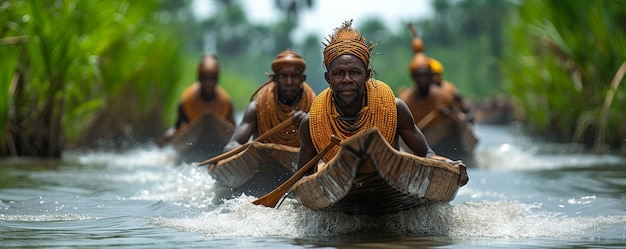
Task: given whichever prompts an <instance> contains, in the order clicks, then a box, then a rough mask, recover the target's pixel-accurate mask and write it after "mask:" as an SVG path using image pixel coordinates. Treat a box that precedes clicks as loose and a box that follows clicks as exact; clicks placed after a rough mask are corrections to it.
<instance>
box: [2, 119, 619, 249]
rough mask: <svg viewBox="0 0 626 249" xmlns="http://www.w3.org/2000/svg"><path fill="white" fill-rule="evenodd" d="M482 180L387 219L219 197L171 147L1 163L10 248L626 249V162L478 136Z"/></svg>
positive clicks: (491, 131) (484, 130)
mask: <svg viewBox="0 0 626 249" xmlns="http://www.w3.org/2000/svg"><path fill="white" fill-rule="evenodd" d="M476 131H477V134H478V135H479V137H480V138H481V141H480V144H479V147H478V150H477V161H478V162H477V165H475V167H473V168H471V169H469V170H468V173H469V176H470V182H469V183H468V185H466V186H465V187H462V188H461V189H460V191H459V192H458V194H457V196H456V198H455V199H454V200H453V201H452V202H450V203H443V204H436V205H432V206H427V207H421V208H417V209H413V210H409V211H405V212H402V213H397V214H393V215H386V216H383V217H365V216H349V215H344V214H337V213H323V212H313V211H310V210H307V209H306V208H303V207H302V206H301V205H300V204H299V203H298V202H297V201H295V200H293V199H287V200H285V202H283V203H282V205H281V206H280V207H279V208H278V209H272V208H266V207H262V206H255V205H253V204H251V201H252V200H254V199H255V197H253V196H240V197H237V198H234V199H229V200H219V199H218V198H216V196H217V195H216V187H215V185H214V184H215V181H214V180H213V179H211V177H210V176H209V175H208V173H207V172H206V167H198V166H196V164H180V165H176V164H175V163H174V162H175V160H174V152H173V150H172V149H171V148H164V149H160V148H157V147H156V146H154V145H151V144H150V145H143V146H138V147H136V148H134V149H131V150H128V151H126V152H124V153H111V152H105V151H92V152H80V153H78V152H67V153H65V155H64V157H63V159H62V160H60V161H51V160H45V161H37V160H28V159H4V160H2V161H0V246H1V247H19V248H26V247H27V248H102V247H125V248H190V247H202V248H261V247H262V248H312V247H323V248H485V247H492V248H493V247H496V248H626V160H625V159H624V158H622V157H620V156H615V155H602V156H596V155H593V154H587V153H583V152H581V151H580V150H579V148H578V147H577V146H572V145H556V144H546V143H537V142H532V141H529V140H528V139H524V138H521V137H520V136H519V134H518V133H517V132H515V130H514V129H512V128H511V127H509V126H486V125H479V126H477V127H476Z"/></svg>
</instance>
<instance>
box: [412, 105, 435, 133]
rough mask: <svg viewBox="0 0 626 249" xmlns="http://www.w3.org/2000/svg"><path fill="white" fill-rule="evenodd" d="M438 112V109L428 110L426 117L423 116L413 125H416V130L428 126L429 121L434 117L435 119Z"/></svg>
mask: <svg viewBox="0 0 626 249" xmlns="http://www.w3.org/2000/svg"><path fill="white" fill-rule="evenodd" d="M438 111H439V108H433V109H432V110H430V112H429V113H428V114H426V116H424V117H423V118H422V119H421V120H420V121H419V122H417V123H415V124H417V128H420V130H421V129H424V127H426V126H428V124H430V122H431V121H433V119H435V117H437V112H438Z"/></svg>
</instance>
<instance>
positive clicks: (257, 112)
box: [224, 49, 315, 152]
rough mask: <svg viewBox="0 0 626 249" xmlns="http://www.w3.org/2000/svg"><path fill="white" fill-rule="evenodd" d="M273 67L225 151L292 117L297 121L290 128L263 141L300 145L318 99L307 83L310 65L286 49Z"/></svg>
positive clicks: (279, 55)
mask: <svg viewBox="0 0 626 249" xmlns="http://www.w3.org/2000/svg"><path fill="white" fill-rule="evenodd" d="M271 67H272V71H273V73H272V74H270V75H269V80H268V81H267V82H266V83H265V84H263V85H262V86H261V87H259V89H257V90H256V92H255V93H254V94H253V95H252V97H251V101H250V103H249V104H248V107H247V108H246V110H245V111H244V114H243V118H242V120H241V123H239V125H238V126H237V128H236V129H235V132H234V133H233V135H232V137H231V140H230V142H229V143H228V144H227V145H226V147H225V148H224V151H225V152H226V151H229V150H232V149H234V148H237V147H239V146H241V145H243V144H245V143H246V142H248V140H249V139H250V138H251V137H258V136H259V135H262V134H264V133H266V132H267V131H269V130H270V129H272V128H273V127H275V126H278V125H279V124H281V123H282V122H284V121H286V120H288V119H290V118H291V116H293V117H295V118H294V119H293V120H292V122H291V124H290V125H288V126H286V127H285V128H283V129H282V130H281V131H278V132H276V133H275V134H273V135H271V136H268V137H267V139H265V140H264V141H262V142H269V143H276V144H283V145H289V146H293V147H299V146H300V139H299V138H298V130H299V125H300V120H301V119H302V117H304V116H305V115H306V113H308V112H309V109H310V108H311V104H312V103H313V99H314V98H315V92H314V91H313V89H311V87H310V86H309V85H308V84H307V83H306V82H305V80H306V75H305V74H304V70H305V69H306V62H305V61H304V59H302V57H301V56H300V55H299V54H298V53H296V52H294V51H292V50H290V49H286V50H285V51H283V52H281V53H279V54H278V55H277V56H276V59H274V61H273V62H272V65H271Z"/></svg>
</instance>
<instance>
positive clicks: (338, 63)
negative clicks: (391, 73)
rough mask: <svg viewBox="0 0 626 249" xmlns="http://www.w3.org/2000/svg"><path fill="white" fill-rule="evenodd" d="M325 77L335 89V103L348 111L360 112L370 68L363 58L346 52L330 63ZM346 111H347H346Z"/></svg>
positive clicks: (333, 89)
mask: <svg viewBox="0 0 626 249" xmlns="http://www.w3.org/2000/svg"><path fill="white" fill-rule="evenodd" d="M324 77H325V79H326V81H327V82H328V84H329V85H330V88H331V89H332V91H333V97H334V100H335V103H336V104H337V105H338V106H339V107H341V108H345V109H346V110H344V111H346V112H347V113H346V114H348V113H350V112H354V111H355V110H356V111H357V112H358V111H359V110H360V108H361V104H362V100H363V98H364V96H365V91H366V87H365V83H366V82H367V80H368V79H369V77H370V70H369V69H367V68H366V67H365V64H364V63H363V61H362V60H361V59H359V58H358V57H356V56H354V55H350V54H345V55H341V56H339V57H337V58H336V59H335V60H333V61H332V63H330V65H329V67H328V70H327V72H326V73H325V74H324ZM344 113H345V112H344Z"/></svg>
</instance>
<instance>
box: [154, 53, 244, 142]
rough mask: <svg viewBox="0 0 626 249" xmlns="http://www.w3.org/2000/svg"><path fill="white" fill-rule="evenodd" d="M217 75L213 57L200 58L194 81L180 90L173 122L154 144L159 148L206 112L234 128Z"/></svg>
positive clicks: (227, 96) (217, 63)
mask: <svg viewBox="0 0 626 249" xmlns="http://www.w3.org/2000/svg"><path fill="white" fill-rule="evenodd" d="M219 73H220V66H219V61H218V60H217V57H216V56H215V55H212V54H208V55H205V56H203V57H202V59H201V60H200V63H199V64H198V81H197V82H196V83H194V84H192V85H190V86H188V87H187V88H185V90H184V91H183V94H182V97H181V101H180V103H179V105H178V116H177V118H176V123H175V124H174V127H172V128H170V129H168V130H167V131H166V132H165V134H163V136H162V137H161V138H159V139H158V140H157V141H156V142H155V143H156V144H157V145H158V146H159V147H162V146H164V145H165V143H167V142H169V141H170V140H171V139H172V138H173V137H174V134H176V132H177V131H178V130H180V129H181V128H183V127H184V126H185V125H187V124H189V123H190V122H191V121H193V120H194V119H196V118H198V117H200V116H201V115H202V114H205V113H207V112H211V113H215V114H217V116H219V117H222V118H224V119H225V120H226V121H227V122H228V123H231V124H233V125H235V118H234V116H233V104H232V102H231V100H230V96H229V95H228V93H227V92H226V91H225V90H224V89H223V88H222V87H220V86H218V85H217V84H218V81H219Z"/></svg>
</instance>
